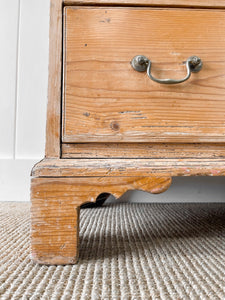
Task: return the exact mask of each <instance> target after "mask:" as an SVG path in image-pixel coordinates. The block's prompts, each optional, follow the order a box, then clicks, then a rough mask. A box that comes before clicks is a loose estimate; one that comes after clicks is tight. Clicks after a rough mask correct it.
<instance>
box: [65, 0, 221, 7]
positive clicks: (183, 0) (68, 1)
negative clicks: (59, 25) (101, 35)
mask: <svg viewBox="0 0 225 300" xmlns="http://www.w3.org/2000/svg"><path fill="white" fill-rule="evenodd" d="M64 5H65V6H69V5H71V6H73V5H77V6H78V5H82V6H83V5H99V6H110V5H112V6H128V5H129V6H136V7H138V6H146V7H172V8H176V7H177V8H225V1H224V0H207V1H200V0H189V1H187V0H140V1H137V0H64Z"/></svg>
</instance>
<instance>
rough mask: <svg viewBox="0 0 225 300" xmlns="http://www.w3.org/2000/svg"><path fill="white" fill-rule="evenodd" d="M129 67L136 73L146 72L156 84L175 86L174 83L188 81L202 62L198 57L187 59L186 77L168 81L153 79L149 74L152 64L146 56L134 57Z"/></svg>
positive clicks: (199, 68) (166, 79) (197, 70)
mask: <svg viewBox="0 0 225 300" xmlns="http://www.w3.org/2000/svg"><path fill="white" fill-rule="evenodd" d="M131 65H132V67H133V68H134V70H136V71H138V72H145V71H146V72H147V74H148V77H149V78H150V79H151V80H153V81H155V82H158V83H162V84H176V83H181V82H184V81H186V80H188V79H189V78H190V76H191V73H197V72H199V71H200V70H201V68H202V61H201V59H200V58H199V57H198V56H191V57H189V58H188V59H187V60H186V62H185V65H186V69H187V75H186V76H185V77H184V78H182V79H178V80H177V79H170V78H165V79H158V78H155V77H154V76H153V75H152V74H151V65H152V62H151V60H150V59H148V58H147V57H146V56H144V55H136V56H135V57H134V58H133V59H132V61H131Z"/></svg>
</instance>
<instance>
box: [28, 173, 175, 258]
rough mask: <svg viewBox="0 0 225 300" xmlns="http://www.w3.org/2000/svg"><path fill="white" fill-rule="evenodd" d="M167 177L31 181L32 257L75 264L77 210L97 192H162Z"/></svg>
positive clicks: (166, 186)
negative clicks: (134, 190)
mask: <svg viewBox="0 0 225 300" xmlns="http://www.w3.org/2000/svg"><path fill="white" fill-rule="evenodd" d="M170 184H171V178H170V177H77V178H76V177H72V178H68V177H64V178H63V177H59V178H33V179H32V183H31V202H32V207H31V258H32V259H33V260H34V261H36V262H38V263H43V264H74V263H76V262H77V259H78V240H79V209H80V205H81V204H83V203H86V202H95V201H96V198H97V196H98V195H99V194H100V193H103V192H107V193H111V194H113V195H115V196H116V197H119V196H121V195H122V194H123V193H125V192H126V191H127V190H133V189H139V190H143V191H149V192H152V193H161V192H163V191H165V190H166V189H167V188H168V187H169V186H170Z"/></svg>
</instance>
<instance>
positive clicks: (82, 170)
mask: <svg viewBox="0 0 225 300" xmlns="http://www.w3.org/2000/svg"><path fill="white" fill-rule="evenodd" d="M31 175H32V176H33V177H83V176H84V177H87V176H89V177H91V176H93V177H96V176H106V177H112V176H115V177H117V176H129V177H135V176H155V177H160V176H197V175H198V176H222V175H225V159H224V158H214V159H205V158H199V159H196V158H190V159H186V158H185V159H180V158H179V159H168V158H161V159H141V158H137V159H124V158H121V159H88V158H87V159H44V160H43V161H41V162H40V163H38V164H36V165H35V166H34V168H33V170H32V173H31Z"/></svg>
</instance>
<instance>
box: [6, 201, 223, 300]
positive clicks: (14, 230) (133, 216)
mask: <svg viewBox="0 0 225 300" xmlns="http://www.w3.org/2000/svg"><path fill="white" fill-rule="evenodd" d="M0 228H1V241H0V261H1V265H0V299H1V300H4V299H10V300H11V299H32V300H34V299H35V300H36V299H44V300H45V299H46V300H47V299H60V300H61V299H64V300H66V299H75V300H77V299H87V300H89V299H113V300H116V299H133V300H134V299H135V300H136V299H137V300H138V299H144V300H147V299H165V300H169V299H177V300H178V299H182V300H183V299H225V204H116V205H108V206H103V207H101V208H94V209H83V210H81V229H80V260H79V263H78V264H77V265H74V266H43V265H42V266H41V265H37V264H35V263H33V262H31V261H30V258H29V204H28V203H0Z"/></svg>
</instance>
